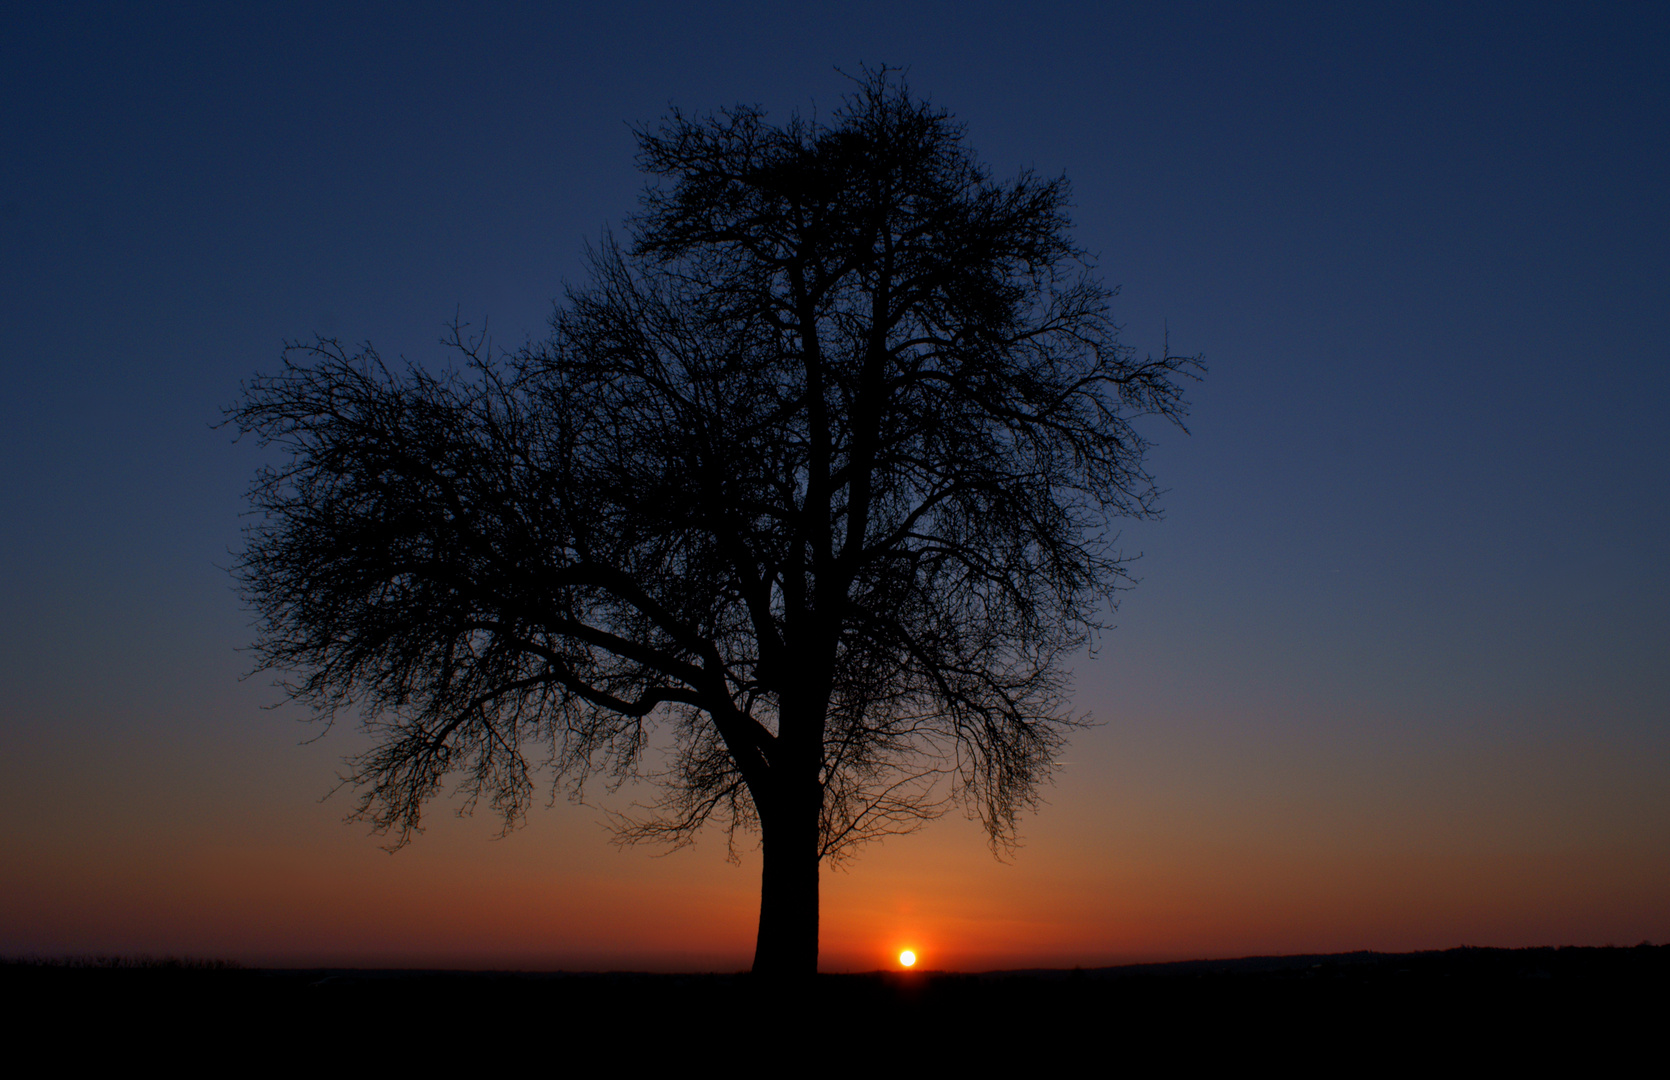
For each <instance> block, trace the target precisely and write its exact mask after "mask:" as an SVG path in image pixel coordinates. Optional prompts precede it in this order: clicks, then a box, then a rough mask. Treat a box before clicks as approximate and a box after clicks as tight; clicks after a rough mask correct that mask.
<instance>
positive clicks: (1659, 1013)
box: [0, 945, 1670, 1073]
mask: <svg viewBox="0 0 1670 1080" xmlns="http://www.w3.org/2000/svg"><path fill="white" fill-rule="evenodd" d="M1667 987H1670V947H1666V946H1651V945H1641V946H1636V947H1634V948H1561V949H1517V950H1507V949H1451V950H1448V951H1445V952H1426V953H1405V954H1385V953H1346V954H1339V955H1332V956H1295V957H1263V958H1252V959H1244V960H1230V961H1194V962H1188V963H1177V964H1159V965H1140V966H1132V967H1118V968H1101V969H1094V970H1074V971H1018V972H994V973H988V974H981V975H958V974H936V973H933V972H921V973H911V974H908V975H907V974H894V973H878V974H869V975H824V976H820V977H819V979H818V980H817V982H816V983H815V984H813V985H810V986H800V987H793V986H774V985H771V984H762V983H759V982H757V981H755V980H753V979H752V978H751V977H749V976H746V975H647V974H623V973H613V974H553V973H527V972H449V971H370V970H310V971H309V970H260V969H246V968H237V967H232V966H226V965H205V964H191V963H181V962H177V961H174V962H171V961H147V962H135V961H72V962H35V961H11V962H7V963H4V964H0V991H3V994H4V997H3V1000H4V1001H5V1002H7V1003H8V1004H7V1005H6V1007H5V1011H4V1015H5V1017H6V1020H5V1028H6V1030H7V1033H8V1035H9V1039H8V1042H9V1043H10V1045H12V1046H13V1047H17V1046H19V1045H27V1044H29V1043H31V1042H35V1041H45V1042H48V1043H52V1044H55V1045H56V1046H57V1048H58V1049H57V1051H56V1053H57V1055H58V1057H57V1060H59V1061H60V1062H67V1061H71V1060H77V1059H82V1058H89V1057H104V1058H119V1059H124V1060H134V1061H139V1060H162V1061H168V1062H172V1063H174V1064H176V1065H178V1066H181V1067H190V1066H192V1065H193V1064H197V1065H201V1066H204V1067H227V1066H234V1067H235V1066H257V1065H260V1064H262V1063H272V1064H285V1063H290V1064H296V1065H305V1064H312V1065H315V1066H320V1065H324V1064H326V1063H327V1062H328V1063H330V1064H331V1066H332V1067H333V1068H342V1067H363V1068H379V1067H392V1066H396V1065H400V1066H411V1065H415V1066H417V1067H420V1068H421V1067H424V1066H448V1065H457V1066H463V1067H467V1068H469V1069H470V1070H471V1071H478V1070H480V1069H490V1068H494V1067H496V1066H498V1065H513V1064H527V1065H530V1066H537V1067H538V1068H539V1069H541V1070H542V1071H544V1070H553V1069H554V1070H557V1071H567V1070H569V1069H572V1068H576V1067H582V1068H585V1069H586V1070H587V1071H591V1070H592V1069H593V1068H597V1067H603V1068H608V1069H610V1070H622V1071H627V1072H632V1071H635V1070H636V1069H637V1068H639V1067H648V1066H655V1065H661V1064H666V1065H678V1064H684V1065H688V1066H689V1067H691V1068H696V1069H698V1070H699V1071H701V1072H704V1073H705V1072H707V1071H709V1070H710V1069H713V1068H718V1069H721V1070H724V1071H732V1070H740V1071H743V1072H745V1073H750V1072H754V1071H757V1070H760V1069H766V1068H769V1069H773V1070H777V1069H785V1070H787V1071H789V1072H801V1071H811V1072H828V1073H835V1072H839V1073H849V1072H850V1073H868V1072H875V1071H883V1072H891V1071H893V1066H894V1065H905V1064H910V1063H912V1062H917V1063H922V1064H931V1063H935V1062H938V1063H942V1064H951V1063H962V1064H965V1065H973V1066H975V1067H979V1066H1005V1067H1008V1066H1014V1067H1020V1068H1023V1069H1024V1068H1026V1067H1028V1066H1029V1065H1030V1066H1044V1067H1047V1066H1055V1065H1063V1066H1065V1065H1071V1064H1075V1063H1077V1064H1089V1065H1093V1066H1094V1067H1095V1068H1096V1069H1097V1070H1098V1071H1102V1070H1103V1069H1104V1068H1105V1069H1113V1068H1119V1067H1165V1066H1177V1067H1187V1066H1189V1065H1190V1064H1208V1063H1213V1062H1218V1063H1232V1062H1233V1063H1240V1064H1245V1065H1249V1066H1250V1065H1253V1064H1254V1063H1257V1064H1259V1065H1260V1066H1262V1068H1261V1070H1260V1071H1263V1069H1265V1068H1268V1067H1270V1066H1275V1067H1276V1068H1277V1069H1279V1070H1282V1071H1299V1072H1304V1073H1311V1072H1322V1071H1357V1070H1359V1069H1361V1068H1364V1067H1370V1068H1372V1067H1373V1066H1374V1065H1376V1064H1379V1063H1385V1064H1393V1063H1401V1064H1420V1063H1422V1062H1426V1063H1432V1064H1437V1063H1439V1062H1447V1063H1450V1064H1460V1063H1464V1062H1473V1063H1476V1064H1479V1065H1486V1066H1488V1065H1491V1064H1502V1063H1506V1062H1509V1061H1519V1062H1531V1063H1536V1062H1539V1061H1543V1060H1546V1059H1552V1058H1558V1059H1563V1060H1571V1059H1573V1058H1577V1059H1583V1060H1585V1061H1586V1062H1587V1063H1588V1064H1590V1065H1595V1064H1604V1063H1606V1062H1608V1061H1616V1062H1617V1063H1618V1064H1620V1065H1623V1064H1625V1063H1626V1062H1627V1061H1628V1060H1629V1059H1630V1058H1631V1057H1633V1056H1634V1054H1633V1053H1632V1051H1640V1050H1642V1049H1645V1050H1646V1051H1647V1052H1648V1053H1650V1054H1652V1055H1653V1059H1655V1060H1656V1059H1660V1052H1659V1049H1658V1048H1659V1047H1661V1046H1662V1042H1663V1031H1664V1028H1665V1026H1666V1006H1667V1005H1670V994H1667V993H1666V988H1667Z"/></svg>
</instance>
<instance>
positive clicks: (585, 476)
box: [230, 71, 1199, 973]
mask: <svg viewBox="0 0 1670 1080" xmlns="http://www.w3.org/2000/svg"><path fill="white" fill-rule="evenodd" d="M638 142H639V164H640V165H641V167H642V168H643V169H644V171H645V172H646V173H647V174H648V175H649V177H650V178H651V181H650V184H649V186H648V187H647V189H646V190H645V192H644V195H643V197H642V205H641V209H640V212H639V213H638V214H637V215H636V216H635V217H633V218H631V219H629V221H628V224H627V227H626V230H625V239H624V241H621V240H616V239H614V238H612V237H608V238H605V239H604V241H603V242H602V243H601V244H600V245H599V246H598V247H597V248H596V249H595V250H594V251H592V252H591V255H590V262H589V269H590V275H589V280H587V281H586V282H585V283H583V284H581V285H579V286H576V287H573V288H570V289H569V290H568V292H567V295H566V298H565V299H564V300H563V301H562V302H560V303H559V304H558V306H557V310H556V313H555V315H554V316H553V319H552V324H551V326H552V332H551V334H550V336H549V338H548V339H547V340H545V341H543V342H540V343H537V344H534V345H529V346H527V347H525V348H523V349H521V350H519V351H516V352H514V353H510V354H498V355H493V354H491V352H490V350H489V348H488V347H487V346H486V345H485V343H483V342H482V341H480V340H479V339H469V338H468V337H467V336H465V335H464V334H462V333H460V332H458V331H455V333H454V340H453V344H454V345H455V346H456V347H457V348H458V350H459V355H460V357H461V360H462V362H461V363H459V364H456V365H454V366H453V367H452V368H451V369H449V370H448V371H446V372H445V373H432V372H430V371H428V370H425V369H424V368H421V367H416V366H407V367H400V368H397V369H391V368H390V367H389V366H388V365H387V364H385V363H384V362H383V361H382V360H381V359H380V358H379V357H378V355H377V354H376V352H375V351H374V350H373V349H371V348H370V347H369V346H367V347H364V348H361V349H348V348H344V347H343V346H341V345H340V344H338V343H337V342H334V341H330V340H319V341H315V342H313V343H311V344H308V345H298V346H293V347H291V348H290V349H289V350H288V351H287V353H286V356H285V360H284V364H283V366H282V368H281V369H280V370H279V371H277V372H276V373H274V374H271V375H266V376H260V377H257V378H255V379H254V380H252V381H251V382H250V383H248V384H247V386H246V388H245V393H244V396H243V398H242V400H241V402H240V404H238V405H237V406H235V407H234V408H233V409H232V410H231V412H230V418H231V420H232V422H233V423H234V424H235V425H236V426H237V427H238V428H239V429H241V430H242V431H245V432H250V433H253V434H254V435H255V436H257V437H258V438H259V439H260V440H262V441H263V442H264V443H267V444H271V445H273V446H275V447H277V448H278V449H279V450H280V451H281V453H280V458H279V461H278V463H277V464H275V465H273V466H271V467H269V468H267V469H265V470H263V471H262V472H261V473H259V475H258V476H257V479H256V481H255V484H254V487H253V490H252V496H251V497H252V501H253V504H254V507H255V509H256V510H257V512H258V514H257V517H256V519H255V523H254V524H253V526H252V527H251V529H250V531H249V534H248V538H247V545H246V548H245V550H244V552H243V553H242V556H241V559H240V561H239V564H238V569H237V572H238V574H239V576H240V579H241V582H242V585H243V588H244V590H245V594H246V596H247V597H248V599H249V601H250V602H251V604H252V606H253V607H254V608H255V609H256V611H257V612H258V613H259V616H260V624H259V626H260V629H259V640H258V642H257V644H256V649H257V655H258V657H259V660H260V663H261V664H262V665H263V666H265V667H269V668H273V669H277V670H280V671H283V672H286V673H288V675H287V677H288V681H287V682H286V684H285V685H286V686H287V687H288V690H289V692H290V694H291V695H292V696H294V697H295V698H297V699H299V700H302V701H305V702H308V703H310V704H311V705H313V706H314V707H315V708H316V709H318V710H319V712H320V713H321V714H322V715H324V716H326V717H329V716H332V715H335V714H336V713H337V712H339V711H341V710H345V709H346V710H351V711H353V712H357V713H358V714H359V715H360V716H361V718H362V720H363V722H364V724H365V725H366V726H367V728H368V729H369V730H370V732H371V733H372V735H373V740H372V743H371V747H370V749H368V750H367V751H365V752H364V753H363V754H361V755H359V756H357V757H355V758H352V759H351V761H350V771H349V778H350V779H351V781H352V782H353V784H354V785H355V786H356V787H357V789H358V791H359V801H358V803H357V812H358V814H359V816H361V817H363V818H365V819H367V820H369V821H370V822H372V823H373V824H374V825H376V826H377V827H378V828H379V829H383V830H387V831H388V832H389V833H390V834H391V835H392V836H393V838H394V840H395V842H397V843H399V842H404V841H405V840H406V839H407V838H409V837H410V835H411V834H412V833H413V831H414V830H416V829H417V828H418V827H419V825H420V822H421V814H422V810H423V807H424V805H425V803H426V801H427V800H428V799H430V798H431V797H432V796H435V795H436V794H437V793H440V792H442V791H443V790H444V789H445V788H446V786H447V785H448V784H449V783H452V782H456V783H457V784H458V785H459V787H460V788H461V790H462V792H463V794H464V796H465V799H466V805H467V806H469V807H472V808H473V807H474V806H476V805H477V804H478V803H479V802H480V801H481V800H486V801H487V803H488V805H489V806H490V807H491V808H492V809H493V810H494V811H496V812H497V813H499V814H501V815H503V816H504V817H505V819H506V821H507V822H513V821H514V820H516V819H517V818H518V817H519V816H520V815H521V814H523V812H524V811H525V809H526V808H527V807H528V805H529V803H530V800H531V799H532V798H533V797H534V796H535V793H536V790H537V787H538V784H537V783H536V777H537V775H538V773H539V771H540V770H541V769H542V768H544V769H547V770H548V771H549V775H550V777H551V778H552V780H553V781H554V782H555V783H557V784H559V785H561V784H570V785H572V784H579V783H582V782H584V781H586V780H587V779H588V778H592V777H607V778H611V779H622V778H629V777H635V776H639V775H640V774H641V773H643V772H645V771H646V770H648V771H650V772H651V773H653V779H655V780H656V781H658V782H659V783H660V785H661V786H660V788H659V790H660V791H661V796H660V798H659V800H658V801H657V802H656V803H655V804H654V805H652V806H650V807H645V808H642V810H643V811H644V812H643V813H642V814H640V815H639V816H638V817H636V818H634V819H633V820H632V821H631V822H630V823H629V824H627V825H626V826H625V830H624V833H625V835H626V836H628V837H629V838H634V839H645V838H647V839H660V840H666V841H670V842H672V843H682V842H685V841H687V840H689V839H690V838H691V837H692V836H693V835H694V834H695V833H696V832H697V831H698V830H700V829H701V828H703V827H704V826H706V825H710V824H715V825H718V826H720V827H722V828H725V829H729V830H731V834H732V836H733V838H734V836H735V834H736V830H738V829H743V830H752V831H757V832H758V833H759V835H760V838H761V842H762V845H763V849H764V858H765V868H764V880H763V883H762V909H761V920H760V936H759V942H758V951H757V953H756V960H755V965H756V969H757V970H761V971H774V972H802V973H803V972H807V971H810V970H814V969H815V965H816V955H817V923H818V905H817V880H818V866H819V864H820V862H822V861H823V860H826V859H831V858H839V857H841V856H843V855H845V854H846V853H848V852H850V851H851V850H852V849H853V847H854V846H855V845H858V844H860V843H861V842H863V841H865V840H868V839H871V838H874V837H876V836H880V835H885V834H888V833H893V832H898V831H901V830H906V829H909V828H911V827H912V826H914V825H915V824H917V823H919V822H921V821H922V820H925V819H926V818H929V817H931V816H933V815H935V814H937V813H940V812H942V811H943V810H944V809H945V808H947V807H948V806H952V805H960V806H962V807H964V808H965V809H967V810H968V811H969V812H970V813H971V814H972V815H973V816H975V817H977V818H978V819H979V820H980V822H981V823H982V824H983V825H984V827H985V829H986V831H987V833H988V834H989V836H990V837H991V838H992V839H993V841H994V842H996V843H998V844H1003V843H1007V842H1010V841H1011V840H1012V838H1013V837H1014V831H1015V825H1016V820H1017V815H1018V814H1019V813H1020V812H1021V811H1023V810H1024V809H1026V808H1027V807H1029V806H1031V805H1032V804H1033V803H1034V800H1035V797H1036V792H1037V790H1038V786H1039V784H1040V783H1041V782H1042V781H1044V780H1045V779H1046V778H1047V777H1048V776H1049V774H1050V772H1051V770H1052V767H1053V761H1054V759H1055V756H1056V754H1057V751H1058V748H1059V746H1060V745H1061V743H1062V740H1063V738H1064V737H1065V735H1066V733H1067V732H1068V731H1069V730H1070V729H1071V728H1072V727H1073V726H1074V724H1075V722H1076V721H1075V717H1074V715H1073V714H1072V712H1071V711H1070V709H1069V706H1068V702H1067V698H1066V684H1065V677H1066V674H1067V671H1066V668H1065V661H1066V659H1067V658H1068V657H1069V656H1071V655H1072V654H1073V653H1074V652H1075V651H1076V650H1078V649H1079V648H1080V647H1081V646H1082V645H1083V644H1084V643H1085V641H1086V639H1087V636H1088V635H1090V634H1091V633H1093V632H1094V630H1095V629H1096V628H1097V618H1098V614H1099V612H1102V611H1105V610H1107V607H1108V605H1110V604H1111V601H1112V594H1113V592H1114V590H1115V589H1116V588H1117V587H1118V586H1119V585H1120V584H1121V583H1122V581H1123V580H1124V579H1125V564H1124V562H1123V560H1122V559H1121V557H1120V555H1119V553H1118V550H1117V548H1116V547H1115V546H1114V540H1115V534H1114V533H1113V531H1112V530H1113V522H1114V521H1115V519H1118V518H1121V517H1144V516H1149V515H1152V514H1154V513H1155V512H1156V503H1155V499H1156V489H1155V486H1154V483H1153V481H1152V479H1151V477H1150V476H1149V474H1148V472H1147V471H1146V468H1145V464H1144V458H1145V453H1146V451H1147V449H1148V443H1147V441H1146V440H1145V438H1144V436H1143V434H1142V433H1141V432H1140V431H1139V430H1138V427H1137V426H1136V425H1137V422H1138V421H1139V420H1140V419H1141V418H1142V417H1160V418H1162V419H1163V420H1166V421H1171V422H1174V423H1181V420H1182V417H1183V414H1184V411H1185V404H1184V400H1183V396H1182V392H1181V387H1182V384H1183V382H1184V380H1185V379H1186V378H1188V377H1191V376H1192V375H1193V374H1194V372H1195V370H1196V369H1197V368H1198V366H1199V365H1198V362H1197V361H1196V360H1194V359H1192V358H1186V357H1175V356H1172V355H1170V354H1169V352H1168V353H1166V354H1164V355H1161V356H1159V357H1157V358H1155V357H1147V358H1141V359H1139V358H1138V357H1137V356H1136V355H1135V354H1134V353H1133V352H1132V351H1131V350H1129V349H1127V348H1125V347H1124V346H1122V345H1121V344H1120V343H1119V342H1118V338H1117V335H1116V327H1115V325H1114V323H1113V322H1112V320H1111V315H1110V312H1109V308H1108V302H1109V298H1110V295H1111V293H1110V290H1109V289H1107V288H1106V287H1105V286H1103V285H1102V284H1101V283H1100V282H1099V281H1098V279H1097V278H1096V277H1095V275H1094V273H1093V268H1092V267H1091V266H1090V265H1089V261H1088V259H1087V258H1086V256H1085V254H1084V253H1083V252H1082V251H1081V250H1080V249H1079V248H1078V247H1076V246H1075V245H1074V243H1073V242H1072V241H1071V239H1070V238H1069V235H1068V231H1069V221H1068V216H1067V209H1068V188H1067V184H1066V182H1065V180H1064V179H1060V178H1054V179H1049V178H1042V177H1039V176H1037V175H1034V174H1032V173H1029V172H1022V173H1021V174H1019V175H1018V176H1016V177H1015V178H1014V179H1012V180H1008V181H998V180H994V179H993V178H992V176H991V174H990V173H989V172H988V171H987V170H986V169H985V168H984V167H983V166H982V165H981V164H980V163H979V162H978V161H977V160H976V158H975V156H974V154H973V153H972V152H971V151H970V150H969V149H968V147H967V146H966V145H965V143H964V132H963V129H962V127H961V126H960V125H958V124H957V123H955V122H954V121H953V120H952V119H951V117H950V116H949V115H948V114H947V113H945V112H944V111H943V110H940V109H937V108H935V107H933V106H932V105H930V104H929V103H928V102H926V101H924V100H922V99H919V98H917V97H914V96H913V95H912V94H911V93H910V92H909V90H908V89H907V88H906V87H905V85H904V84H903V82H902V81H900V80H899V79H898V78H897V77H896V76H893V75H890V74H889V73H888V72H886V71H882V72H879V73H871V74H869V75H867V77H865V78H864V79H861V80H860V81H859V83H858V85H857V88H856V90H855V92H854V93H853V94H852V95H851V96H850V97H849V98H848V99H846V101H845V102H844V104H843V106H842V107H841V108H840V109H839V110H837V111H836V112H835V113H834V114H833V115H831V116H830V117H829V119H828V120H827V121H816V120H809V119H805V118H802V117H798V116H797V117H793V118H791V119H789V120H788V121H787V122H785V123H783V124H782V125H781V126H773V125H772V124H770V123H768V122H767V119H766V116H765V114H764V113H763V112H761V111H760V110H759V109H756V108H748V107H739V108H734V109H730V110H726V111H722V112H719V113H716V114H712V115H705V116H690V115H686V114H684V113H681V112H678V111H674V112H673V113H672V114H671V115H670V116H669V117H667V118H666V119H665V120H664V121H663V122H662V123H660V124H659V125H657V126H654V127H650V128H645V129H643V130H641V131H639V133H638Z"/></svg>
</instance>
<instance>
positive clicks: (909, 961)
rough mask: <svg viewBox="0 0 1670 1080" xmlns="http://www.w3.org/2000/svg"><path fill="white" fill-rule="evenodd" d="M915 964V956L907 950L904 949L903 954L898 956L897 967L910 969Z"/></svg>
mask: <svg viewBox="0 0 1670 1080" xmlns="http://www.w3.org/2000/svg"><path fill="white" fill-rule="evenodd" d="M915 964H916V954H915V953H913V952H911V951H910V950H909V949H906V950H905V951H904V952H902V953H900V954H899V966H900V967H912V966H914V965H915Z"/></svg>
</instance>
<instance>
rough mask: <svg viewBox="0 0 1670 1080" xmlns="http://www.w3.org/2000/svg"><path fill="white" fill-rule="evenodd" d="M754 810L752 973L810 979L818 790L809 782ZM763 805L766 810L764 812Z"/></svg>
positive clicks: (814, 953)
mask: <svg viewBox="0 0 1670 1080" xmlns="http://www.w3.org/2000/svg"><path fill="white" fill-rule="evenodd" d="M796 787H797V789H798V790H796V791H793V792H779V793H778V798H775V799H773V800H771V802H770V803H768V804H766V805H762V806H760V807H759V808H758V809H759V811H760V847H761V851H762V854H763V855H764V861H765V868H764V870H763V871H762V872H761V874H760V933H759V938H758V939H757V941H756V942H755V945H754V974H756V975H769V976H772V977H774V978H792V979H810V978H811V977H812V976H814V975H816V974H817V971H818V863H819V861H820V860H819V857H818V817H819V814H820V812H821V810H822V796H823V793H822V790H821V788H820V787H819V785H818V783H817V781H816V776H815V774H814V777H813V780H812V783H811V784H800V785H796ZM768 807H769V809H768Z"/></svg>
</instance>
